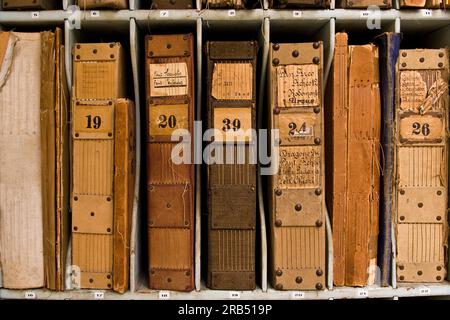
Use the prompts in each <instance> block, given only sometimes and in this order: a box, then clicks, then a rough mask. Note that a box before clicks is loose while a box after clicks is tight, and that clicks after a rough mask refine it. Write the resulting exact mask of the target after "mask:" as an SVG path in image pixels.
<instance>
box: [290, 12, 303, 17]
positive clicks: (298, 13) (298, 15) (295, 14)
mask: <svg viewBox="0 0 450 320" xmlns="http://www.w3.org/2000/svg"><path fill="white" fill-rule="evenodd" d="M292 16H293V17H294V18H300V17H301V16H302V12H301V11H292Z"/></svg>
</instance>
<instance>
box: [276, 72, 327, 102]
mask: <svg viewBox="0 0 450 320" xmlns="http://www.w3.org/2000/svg"><path fill="white" fill-rule="evenodd" d="M276 73H277V103H278V106H279V107H282V108H283V107H312V106H317V105H319V104H320V95H319V67H318V65H316V64H305V65H288V66H280V67H277V68H276Z"/></svg>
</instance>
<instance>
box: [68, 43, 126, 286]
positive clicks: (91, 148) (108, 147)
mask: <svg viewBox="0 0 450 320" xmlns="http://www.w3.org/2000/svg"><path fill="white" fill-rule="evenodd" d="M122 50H123V49H122V47H121V46H120V44H118V43H93V44H76V45H75V46H74V48H73V56H74V81H73V83H74V85H73V94H72V117H73V118H72V119H73V122H72V139H73V164H72V177H73V178H72V199H71V204H72V264H73V265H75V266H77V267H78V268H79V274H77V275H76V276H78V278H76V279H77V280H78V281H77V283H76V284H75V286H79V287H81V288H98V289H108V288H112V284H113V281H114V279H113V252H114V248H113V245H114V244H113V240H114V236H113V235H114V232H113V230H114V201H115V199H114V135H115V130H114V128H115V127H114V123H115V117H114V114H115V113H114V112H115V108H116V106H115V104H116V99H117V98H118V97H122V96H124V91H125V85H124V78H125V77H124V72H123V67H124V63H123V61H122V60H123V52H122ZM75 271H77V270H75Z"/></svg>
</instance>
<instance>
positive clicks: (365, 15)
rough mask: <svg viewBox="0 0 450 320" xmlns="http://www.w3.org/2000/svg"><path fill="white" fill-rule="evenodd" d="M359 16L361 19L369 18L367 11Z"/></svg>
mask: <svg viewBox="0 0 450 320" xmlns="http://www.w3.org/2000/svg"><path fill="white" fill-rule="evenodd" d="M359 16H360V17H361V18H369V17H370V11H368V10H364V11H361V12H360V14H359Z"/></svg>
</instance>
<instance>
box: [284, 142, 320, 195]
mask: <svg viewBox="0 0 450 320" xmlns="http://www.w3.org/2000/svg"><path fill="white" fill-rule="evenodd" d="M320 168H321V161H320V146H302V147H280V167H279V170H278V187H279V188H314V187H317V186H319V185H320Z"/></svg>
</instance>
